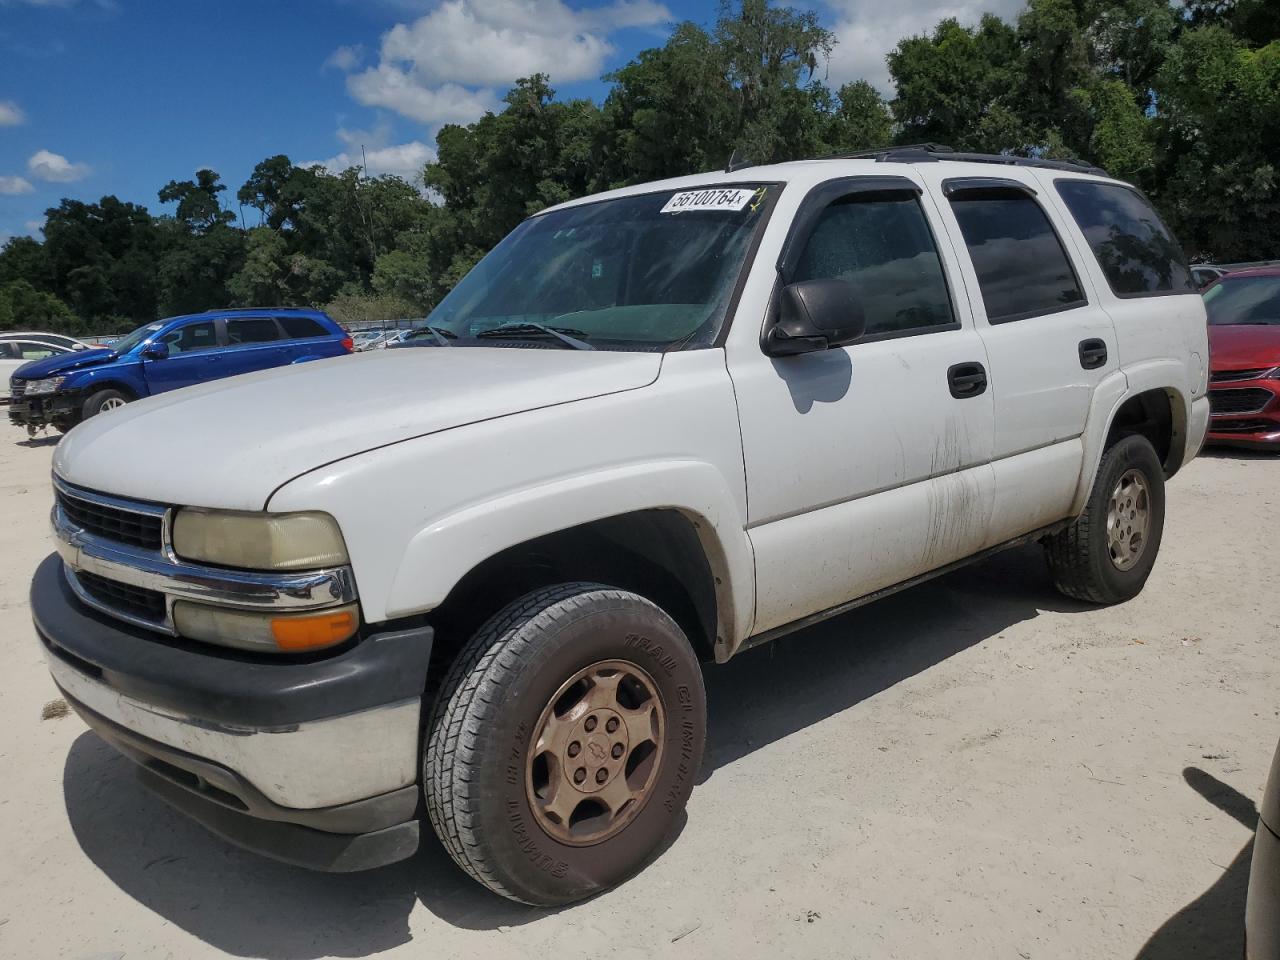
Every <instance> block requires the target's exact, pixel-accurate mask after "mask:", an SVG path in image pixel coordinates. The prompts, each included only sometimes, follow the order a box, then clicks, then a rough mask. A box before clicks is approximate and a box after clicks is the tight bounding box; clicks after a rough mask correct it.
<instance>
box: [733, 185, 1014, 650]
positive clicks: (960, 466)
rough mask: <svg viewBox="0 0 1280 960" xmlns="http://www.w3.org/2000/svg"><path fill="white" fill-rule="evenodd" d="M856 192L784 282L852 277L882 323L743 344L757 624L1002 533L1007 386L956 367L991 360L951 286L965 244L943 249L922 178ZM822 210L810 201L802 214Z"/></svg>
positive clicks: (737, 384)
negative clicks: (997, 416) (775, 350)
mask: <svg viewBox="0 0 1280 960" xmlns="http://www.w3.org/2000/svg"><path fill="white" fill-rule="evenodd" d="M822 192H823V185H819V186H818V187H817V188H815V189H814V191H812V192H811V194H810V197H813V196H814V195H815V194H822ZM830 199H831V198H830V191H826V195H825V196H824V201H830ZM848 203H851V201H847V200H845V201H842V200H836V201H835V202H834V203H831V204H830V206H831V207H837V206H840V205H844V204H848ZM852 203H856V204H857V206H856V207H854V208H853V209H845V210H836V211H833V212H832V213H831V214H830V216H828V217H826V218H825V219H824V218H817V226H816V228H814V230H813V235H812V237H811V238H809V239H810V242H813V243H820V244H822V247H821V248H819V249H816V250H814V251H812V252H811V253H810V254H805V255H803V256H798V257H797V258H796V259H795V265H796V269H795V270H794V271H793V272H792V273H791V274H790V276H788V274H787V272H786V270H785V265H784V269H783V270H782V271H781V275H782V280H781V281H780V282H789V281H792V280H804V279H812V278H816V277H825V278H836V279H843V280H845V281H846V282H848V283H850V284H851V285H852V286H853V288H854V290H855V292H857V293H858V294H859V299H860V300H861V302H862V303H863V306H864V310H865V311H866V313H867V318H868V336H867V338H866V339H865V340H864V341H860V342H856V343H853V344H850V345H847V346H841V347H834V348H831V349H828V350H824V351H820V352H816V353H809V354H802V355H800V356H794V357H785V358H772V357H769V356H766V355H765V354H764V353H763V352H762V350H761V347H760V344H759V343H758V342H757V343H750V342H746V341H744V340H741V339H739V340H737V341H733V342H730V343H729V344H727V353H726V359H727V362H728V365H729V373H730V376H731V377H732V378H733V382H734V389H735V392H736V396H737V400H738V411H739V418H740V422H741V427H742V444H743V457H744V463H745V467H746V475H747V503H748V515H749V524H750V526H749V535H750V538H751V542H752V547H753V549H754V551H755V555H756V577H757V585H756V591H757V602H756V620H755V625H754V628H753V631H754V632H756V633H759V632H762V631H765V630H769V629H771V628H773V627H776V626H780V625H782V624H784V623H788V622H790V621H793V620H797V619H800V618H802V617H805V616H808V615H810V614H813V613H816V612H819V611H820V610H824V609H828V608H830V607H833V606H837V605H839V604H840V603H843V602H845V601H848V600H851V599H854V598H856V597H860V596H863V595H865V594H867V593H870V592H873V591H875V590H877V589H880V588H882V587H885V586H888V585H890V584H893V583H897V582H900V581H902V580H906V579H909V578H911V577H913V576H916V575H918V574H920V573H924V572H927V571H928V570H932V569H936V568H937V567H939V566H942V565H945V564H947V563H949V562H952V561H953V560H957V559H960V558H961V557H964V556H967V555H969V554H971V553H974V552H976V551H977V550H979V549H980V548H981V546H982V544H983V542H984V541H985V539H986V533H987V526H988V523H989V520H990V512H991V506H992V498H993V489H994V482H993V476H992V472H991V468H990V465H989V461H990V458H991V434H992V423H993V419H992V417H993V406H992V399H991V392H990V390H986V391H982V392H977V391H972V395H969V396H966V397H964V398H957V397H954V396H953V395H952V386H951V378H950V377H949V371H950V370H951V368H952V367H955V366H956V365H960V364H966V365H968V364H982V365H983V366H984V367H986V366H987V363H988V361H987V355H986V352H985V350H984V348H983V343H982V339H981V338H980V337H979V336H978V334H977V333H976V332H975V331H974V330H973V329H972V325H971V320H970V317H969V315H968V309H967V306H966V305H964V304H960V305H958V306H955V305H953V304H952V302H950V301H953V300H954V298H949V297H948V293H947V291H948V289H955V287H956V272H955V270H956V264H955V260H954V254H953V253H952V251H950V250H949V249H948V248H946V246H945V245H943V248H942V249H941V250H939V249H938V245H937V244H936V241H935V240H934V235H935V233H936V231H934V230H933V229H931V226H930V224H929V221H928V219H927V216H926V214H925V212H924V208H923V206H922V205H921V204H920V203H919V200H918V199H917V196H916V195H915V193H911V194H909V195H908V196H905V197H904V196H902V195H901V194H896V195H894V196H886V197H877V196H876V195H875V194H871V195H870V196H869V197H868V195H866V194H860V195H859V197H858V199H857V200H856V201H852ZM814 220H815V218H814V217H813V216H808V217H806V216H805V213H804V211H803V209H802V211H801V213H799V214H797V216H796V218H795V220H794V221H793V222H794V223H797V224H799V223H805V222H808V223H810V224H812V223H813V221H814ZM788 246H789V247H793V246H795V244H792V243H791V241H790V240H789V241H788ZM740 321H741V318H739V322H740Z"/></svg>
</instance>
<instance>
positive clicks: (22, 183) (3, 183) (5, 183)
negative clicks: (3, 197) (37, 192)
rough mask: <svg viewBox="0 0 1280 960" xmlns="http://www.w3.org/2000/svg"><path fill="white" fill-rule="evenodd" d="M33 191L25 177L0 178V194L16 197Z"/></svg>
mask: <svg viewBox="0 0 1280 960" xmlns="http://www.w3.org/2000/svg"><path fill="white" fill-rule="evenodd" d="M34 189H35V187H33V186H32V185H31V181H30V180H28V179H27V178H26V177H0V193H3V194H8V195H9V196H16V195H17V194H19V193H30V192H31V191H32V190H34Z"/></svg>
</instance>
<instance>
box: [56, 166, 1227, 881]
mask: <svg viewBox="0 0 1280 960" xmlns="http://www.w3.org/2000/svg"><path fill="white" fill-rule="evenodd" d="M423 330H424V335H422V336H417V337H414V338H411V339H409V340H408V341H407V343H406V345H405V346H404V347H402V348H400V349H395V350H387V351H377V352H374V353H370V354H364V355H361V356H357V357H354V358H341V359H334V360H326V361H318V362H315V363H308V364H304V365H300V366H295V367H288V368H283V369H280V370H273V371H269V372H264V373H260V374H251V375H248V376H244V377H237V378H232V379H230V380H222V381H218V382H217V383H212V384H208V385H206V386H201V387H194V388H191V389H188V390H183V391H179V392H175V393H173V394H170V395H166V396H163V397H158V398H153V399H148V400H143V401H140V402H138V403H136V404H131V405H130V406H129V407H127V408H126V409H124V410H121V411H119V412H117V413H116V414H114V415H112V416H111V417H102V418H95V419H93V420H90V421H88V422H87V423H85V424H83V425H81V426H79V427H77V428H75V429H74V430H73V431H71V433H70V434H68V436H67V437H66V438H65V439H64V440H63V441H62V443H61V445H60V446H59V448H58V450H57V452H56V454H55V458H54V472H55V476H54V483H55V486H56V498H57V506H56V507H55V510H54V514H53V525H54V529H55V532H56V537H57V543H58V554H59V555H57V556H52V557H50V558H49V559H48V560H47V561H46V562H45V563H44V564H43V565H42V566H41V567H40V568H39V570H38V571H37V573H36V577H35V582H34V585H33V590H32V606H33V611H34V616H35V622H36V626H37V628H38V631H39V634H40V638H41V640H42V642H43V644H44V647H45V649H46V651H47V655H48V662H49V666H50V669H51V671H52V673H53V677H54V679H55V680H56V682H57V684H58V686H59V687H60V688H61V690H62V691H63V693H64V694H65V695H66V698H67V700H68V702H69V703H71V705H72V706H73V707H74V708H75V709H76V710H77V711H78V712H79V713H80V714H81V715H82V716H83V717H84V718H85V720H87V721H88V723H89V724H90V725H91V726H92V727H94V728H95V729H96V730H98V731H99V732H100V733H101V734H102V736H104V737H105V738H106V739H108V740H109V741H111V742H112V743H114V744H116V745H117V746H118V747H119V748H120V749H121V750H123V751H124V752H125V753H127V754H129V755H130V756H131V757H133V758H134V759H136V760H137V761H138V763H139V765H140V768H141V770H140V773H141V775H142V776H143V778H144V779H145V780H146V781H147V782H148V783H149V784H150V785H151V786H152V787H154V788H155V789H156V790H158V791H159V792H160V793H161V794H162V795H163V796H165V797H166V799H168V800H169V801H170V802H171V803H173V804H174V805H175V806H177V807H179V808H180V809H182V810H184V811H186V812H187V813H189V814H190V815H191V816H193V817H194V818H195V819H197V820H199V821H200V822H201V823H203V824H205V825H206V826H208V827H209V828H211V829H212V830H214V831H216V832H218V833H220V834H222V835H223V836H225V837H227V838H229V839H231V840H233V841H235V842H237V843H240V844H242V845H245V846H248V847H250V848H252V849H256V850H260V851H262V852H264V853H266V854H269V855H271V856H274V857H278V858H280V859H283V860H287V861H290V862H293V863H298V864H302V865H305V866H309V867H312V868H317V869H326V870H357V869H364V868H368V867H373V866H377V865H379V864H383V863H387V862H390V861H393V860H396V859H399V858H403V857H406V856H408V855H409V854H411V853H412V852H413V851H414V849H416V847H417V845H418V840H419V830H420V824H421V822H422V821H423V819H424V810H425V818H426V819H429V821H430V823H431V825H432V826H433V827H434V828H435V830H436V832H437V833H438V834H439V836H440V838H441V840H443V842H444V844H445V846H446V847H447V848H448V850H449V851H450V853H451V854H452V855H453V857H454V859H455V860H457V862H458V863H459V864H460V865H461V867H462V868H463V869H464V870H466V871H467V872H468V873H469V874H471V876H473V877H474V878H475V879H476V880H478V881H480V882H481V883H483V884H485V885H486V886H487V887H489V888H490V889H492V890H494V891H496V892H497V893H499V894H502V895H503V896H506V897H510V898H512V899H515V900H520V901H525V902H528V903H537V904H554V903H564V902H568V901H572V900H576V899H580V898H582V897H586V896H589V895H590V894H593V893H595V892H597V891H599V890H601V889H603V888H605V887H608V886H610V885H611V884H614V883H617V882H619V881H621V880H622V879H624V878H625V877H626V876H627V875H628V874H629V873H630V872H632V871H634V870H636V869H637V868H638V867H639V866H641V865H642V864H643V863H644V862H645V860H646V858H647V857H649V856H650V855H651V854H652V853H653V851H654V850H655V848H656V847H657V846H658V844H659V843H660V842H661V840H662V839H663V837H664V835H665V834H667V832H668V831H669V829H670V828H671V826H672V824H673V822H674V820H675V819H676V817H677V816H678V815H679V813H680V811H681V809H682V808H683V806H684V804H685V801H686V799H687V798H688V796H689V793H690V791H691V790H692V788H693V783H694V780H695V778H696V776H697V772H698V766H699V763H700V761H701V759H702V755H703V746H704V738H705V732H706V720H705V700H704V692H703V682H702V672H701V671H702V663H704V662H716V663H722V662H724V661H726V660H728V659H729V658H731V657H732V656H734V654H735V653H737V652H739V651H741V650H743V649H745V648H747V647H750V646H752V645H754V644H759V643H762V642H764V641H767V640H770V639H772V638H774V637H777V636H779V635H781V634H783V633H786V632H788V631H791V630H794V629H796V628H797V627H800V626H803V625H805V624H810V623H813V622H814V621H816V620H819V619H821V618H824V617H829V616H832V615H834V614H838V613H840V612H842V611H846V610H849V609H850V608H852V607H855V606H857V605H858V604H861V603H865V602H867V601H869V600H871V599H874V598H876V597H879V596H883V595H884V594H886V593H887V592H889V591H892V590H896V589H898V588H901V587H904V586H909V585H911V584H913V583H916V582H919V581H920V580H922V579H924V578H927V577H930V576H934V575H936V574H938V573H941V572H943V571H946V570H948V569H951V568H953V567H955V566H956V565H958V564H961V563H966V562H968V561H971V560H973V559H975V558H978V557H982V556H984V555H986V554H989V553H990V552H992V551H994V550H998V549H1000V548H1002V547H1006V546H1009V545H1010V544H1015V543H1019V542H1025V541H1027V540H1029V539H1038V540H1040V541H1041V542H1043V543H1044V545H1045V548H1046V554H1047V557H1048V565H1049V569H1050V570H1051V571H1052V575H1053V578H1054V581H1055V582H1056V583H1057V585H1058V587H1059V589H1061V590H1063V591H1064V592H1066V593H1067V594H1069V595H1071V596H1073V597H1077V598H1081V599H1084V600H1088V601H1093V602H1097V603H1116V602H1121V601H1124V600H1127V599H1129V598H1130V597H1133V596H1134V595H1135V594H1137V593H1138V592H1139V591H1140V590H1141V589H1142V586H1143V583H1144V582H1145V580H1146V578H1147V576H1148V574H1149V573H1150V572H1151V569H1152V565H1153V564H1154V562H1155V559H1156V553H1157V551H1158V549H1159V546H1160V535H1161V530H1162V526H1163V522H1164V507H1165V498H1164V484H1165V481H1166V479H1167V478H1169V477H1170V476H1172V475H1173V474H1174V473H1176V472H1177V470H1178V469H1179V468H1180V467H1181V466H1182V465H1183V464H1184V463H1186V462H1187V461H1188V460H1190V459H1191V458H1192V457H1194V456H1195V454H1196V452H1197V450H1198V449H1199V446H1200V443H1201V440H1202V438H1203V435H1204V432H1205V425H1206V421H1207V419H1208V402H1207V401H1206V399H1205V389H1206V366H1207V365H1206V360H1207V356H1208V351H1207V345H1206V333H1205V311H1204V307H1203V306H1202V304H1201V301H1200V297H1199V296H1198V295H1197V294H1196V291H1195V289H1194V286H1193V284H1192V282H1191V277H1190V273H1189V271H1188V267H1187V264H1186V262H1185V260H1184V258H1183V256H1182V253H1181V252H1180V250H1179V248H1178V245H1177V243H1176V242H1175V241H1174V240H1173V238H1172V237H1171V236H1170V235H1169V233H1168V231H1167V230H1166V229H1165V227H1164V226H1163V224H1162V223H1161V221H1160V219H1159V218H1158V217H1157V215H1156V214H1155V213H1154V212H1153V211H1152V209H1151V207H1150V206H1149V204H1148V203H1147V201H1146V200H1145V199H1144V198H1143V197H1142V195H1141V194H1140V193H1138V192H1137V191H1136V190H1134V189H1133V188H1131V187H1129V186H1127V185H1125V184H1123V183H1119V182H1117V181H1115V180H1112V179H1109V178H1107V177H1106V176H1105V175H1104V174H1103V173H1102V172H1101V171H1097V170H1093V169H1089V168H1082V167H1079V166H1074V165H1070V164H1055V163H1049V162H1033V161H1016V162H1015V161H1010V160H1009V159H1008V158H1000V157H976V156H966V157H960V156H959V155H948V154H941V155H940V154H938V153H935V152H930V151H925V150H919V149H908V150H897V151H884V152H882V153H880V154H877V155H873V156H869V157H862V158H853V159H849V158H845V159H833V160H823V161H807V162H797V163H787V164H780V165H776V166H762V167H749V168H745V169H737V170H734V171H732V172H725V173H711V174H703V175H699V176H692V177H685V178H681V179H678V180H670V181H666V182H663V183H653V184H645V185H641V186H635V187H628V188H625V189H622V190H616V191H612V192H610V193H606V194H602V195H600V196H593V197H587V198H584V199H581V200H576V201H573V202H570V203H567V204H563V205H561V206H558V207H555V208H552V209H550V210H547V211H544V212H543V213H540V214H538V215H537V216H534V217H532V218H530V219H529V220H528V221H526V222H525V223H523V224H521V225H520V226H519V227H518V228H516V230H514V231H513V232H512V233H511V235H510V236H508V237H507V238H506V239H505V240H504V241H503V242H502V243H501V244H499V245H498V246H497V247H496V248H495V249H494V250H493V252H491V253H490V254H489V255H488V256H487V257H486V258H485V259H484V260H483V261H481V263H480V264H479V265H478V266H477V267H476V268H475V269H474V270H472V272H471V273H470V274H469V275H468V276H467V277H466V278H465V279H464V280H463V281H462V282H461V283H460V284H459V285H458V287H457V288H456V289H455V290H454V291H453V292H452V293H451V294H450V295H449V296H448V297H447V298H446V299H445V300H444V301H443V302H442V303H441V304H440V306H439V307H437V308H436V310H435V311H434V312H433V313H432V314H431V316H430V317H429V318H428V321H427V326H426V327H424V328H423ZM761 709H768V706H767V705H762V707H761Z"/></svg>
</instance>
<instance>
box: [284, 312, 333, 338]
mask: <svg viewBox="0 0 1280 960" xmlns="http://www.w3.org/2000/svg"><path fill="white" fill-rule="evenodd" d="M278 319H279V321H280V326H282V327H284V335H285V336H286V337H288V338H289V339H290V340H308V339H310V338H312V337H327V336H329V331H328V330H326V329H325V328H324V327H323V326H322V325H321V324H320V322H319V321H318V320H315V319H313V318H312V317H279V318H278Z"/></svg>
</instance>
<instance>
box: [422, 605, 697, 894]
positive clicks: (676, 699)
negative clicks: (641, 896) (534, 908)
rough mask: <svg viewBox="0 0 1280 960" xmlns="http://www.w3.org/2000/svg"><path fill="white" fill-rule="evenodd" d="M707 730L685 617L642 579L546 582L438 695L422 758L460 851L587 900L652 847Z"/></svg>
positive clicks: (492, 873)
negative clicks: (641, 587)
mask: <svg viewBox="0 0 1280 960" xmlns="http://www.w3.org/2000/svg"><path fill="white" fill-rule="evenodd" d="M705 740H706V694H705V692H704V690H703V685H702V672H701V669H700V667H699V664H698V660H697V657H696V656H695V655H694V652H693V648H692V647H691V646H690V644H689V641H688V640H687V639H686V637H685V636H684V633H683V632H682V631H681V630H680V628H679V627H678V626H677V625H676V624H675V622H674V621H673V620H672V619H671V618H670V617H668V616H667V615H666V614H665V613H664V612H663V611H662V610H660V609H659V608H658V607H656V606H655V605H653V604H652V603H650V602H649V601H648V600H645V599H644V598H642V597H639V596H637V595H636V594H633V593H628V592H626V591H623V590H615V589H612V588H609V587H604V586H600V585H598V584H588V583H574V584H564V585H560V586H555V587H547V588H543V589H540V590H536V591H534V592H532V593H529V594H527V595H525V596H524V597H521V598H520V599H519V600H516V601H515V602H513V603H511V604H509V605H508V606H507V607H506V608H505V609H503V610H502V611H501V612H500V613H498V614H497V615H496V616H495V617H493V618H492V619H491V620H490V621H489V622H488V623H486V624H485V625H484V626H483V627H481V629H480V630H479V631H478V632H477V633H476V635H475V636H474V637H473V638H472V639H471V641H470V643H468V644H467V646H466V647H465V648H464V649H463V650H462V652H461V653H460V654H459V655H458V657H457V659H456V660H455V661H454V664H453V666H452V667H451V668H450V670H449V674H448V676H447V677H446V679H445V682H444V686H443V688H442V689H441V691H440V694H439V696H438V698H437V700H436V707H435V711H434V716H433V717H432V721H431V726H430V729H429V731H428V739H427V745H426V750H425V754H426V756H425V760H424V769H423V783H424V785H425V790H426V799H427V812H428V815H429V817H430V819H431V824H432V826H433V827H434V828H435V831H436V834H437V835H438V836H439V837H440V840H441V842H442V843H443V844H444V846H445V848H446V849H447V850H448V851H449V854H450V856H452V857H453V859H454V860H455V861H456V862H457V864H458V865H459V866H460V867H462V869H463V870H465V871H466V872H467V873H469V874H470V875H471V876H472V877H473V878H475V879H476V880H478V881H479V882H480V883H482V884H484V885H485V886H486V887H488V888H489V889H490V890H493V891H494V892H495V893H498V894H500V895H501V896H504V897H507V898H508V899H511V900H516V901H519V902H522V903H530V904H536V905H539V906H552V905H556V904H564V903H571V902H573V901H575V900H581V899H583V898H585V897H589V896H591V895H593V894H595V893H599V892H600V891H602V890H606V889H608V888H609V887H611V886H614V885H615V884H617V883H620V882H621V881H623V880H625V879H626V878H627V877H629V876H630V875H631V874H633V873H634V872H635V871H636V870H638V869H639V868H640V867H641V866H643V865H644V863H645V862H646V861H647V860H648V859H649V858H650V857H651V856H652V855H653V853H654V852H655V851H656V850H657V848H658V847H659V845H660V844H661V843H662V841H663V839H664V838H665V837H666V836H667V835H668V834H669V832H670V831H671V829H672V828H673V826H674V824H675V821H676V819H677V817H678V816H679V814H680V812H681V810H682V809H683V808H684V805H685V802H686V801H687V800H688V798H689V794H690V792H691V791H692V789H693V782H694V779H695V777H696V776H697V773H698V768H699V766H700V764H701V762H702V753H703V747H704V744H705Z"/></svg>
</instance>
